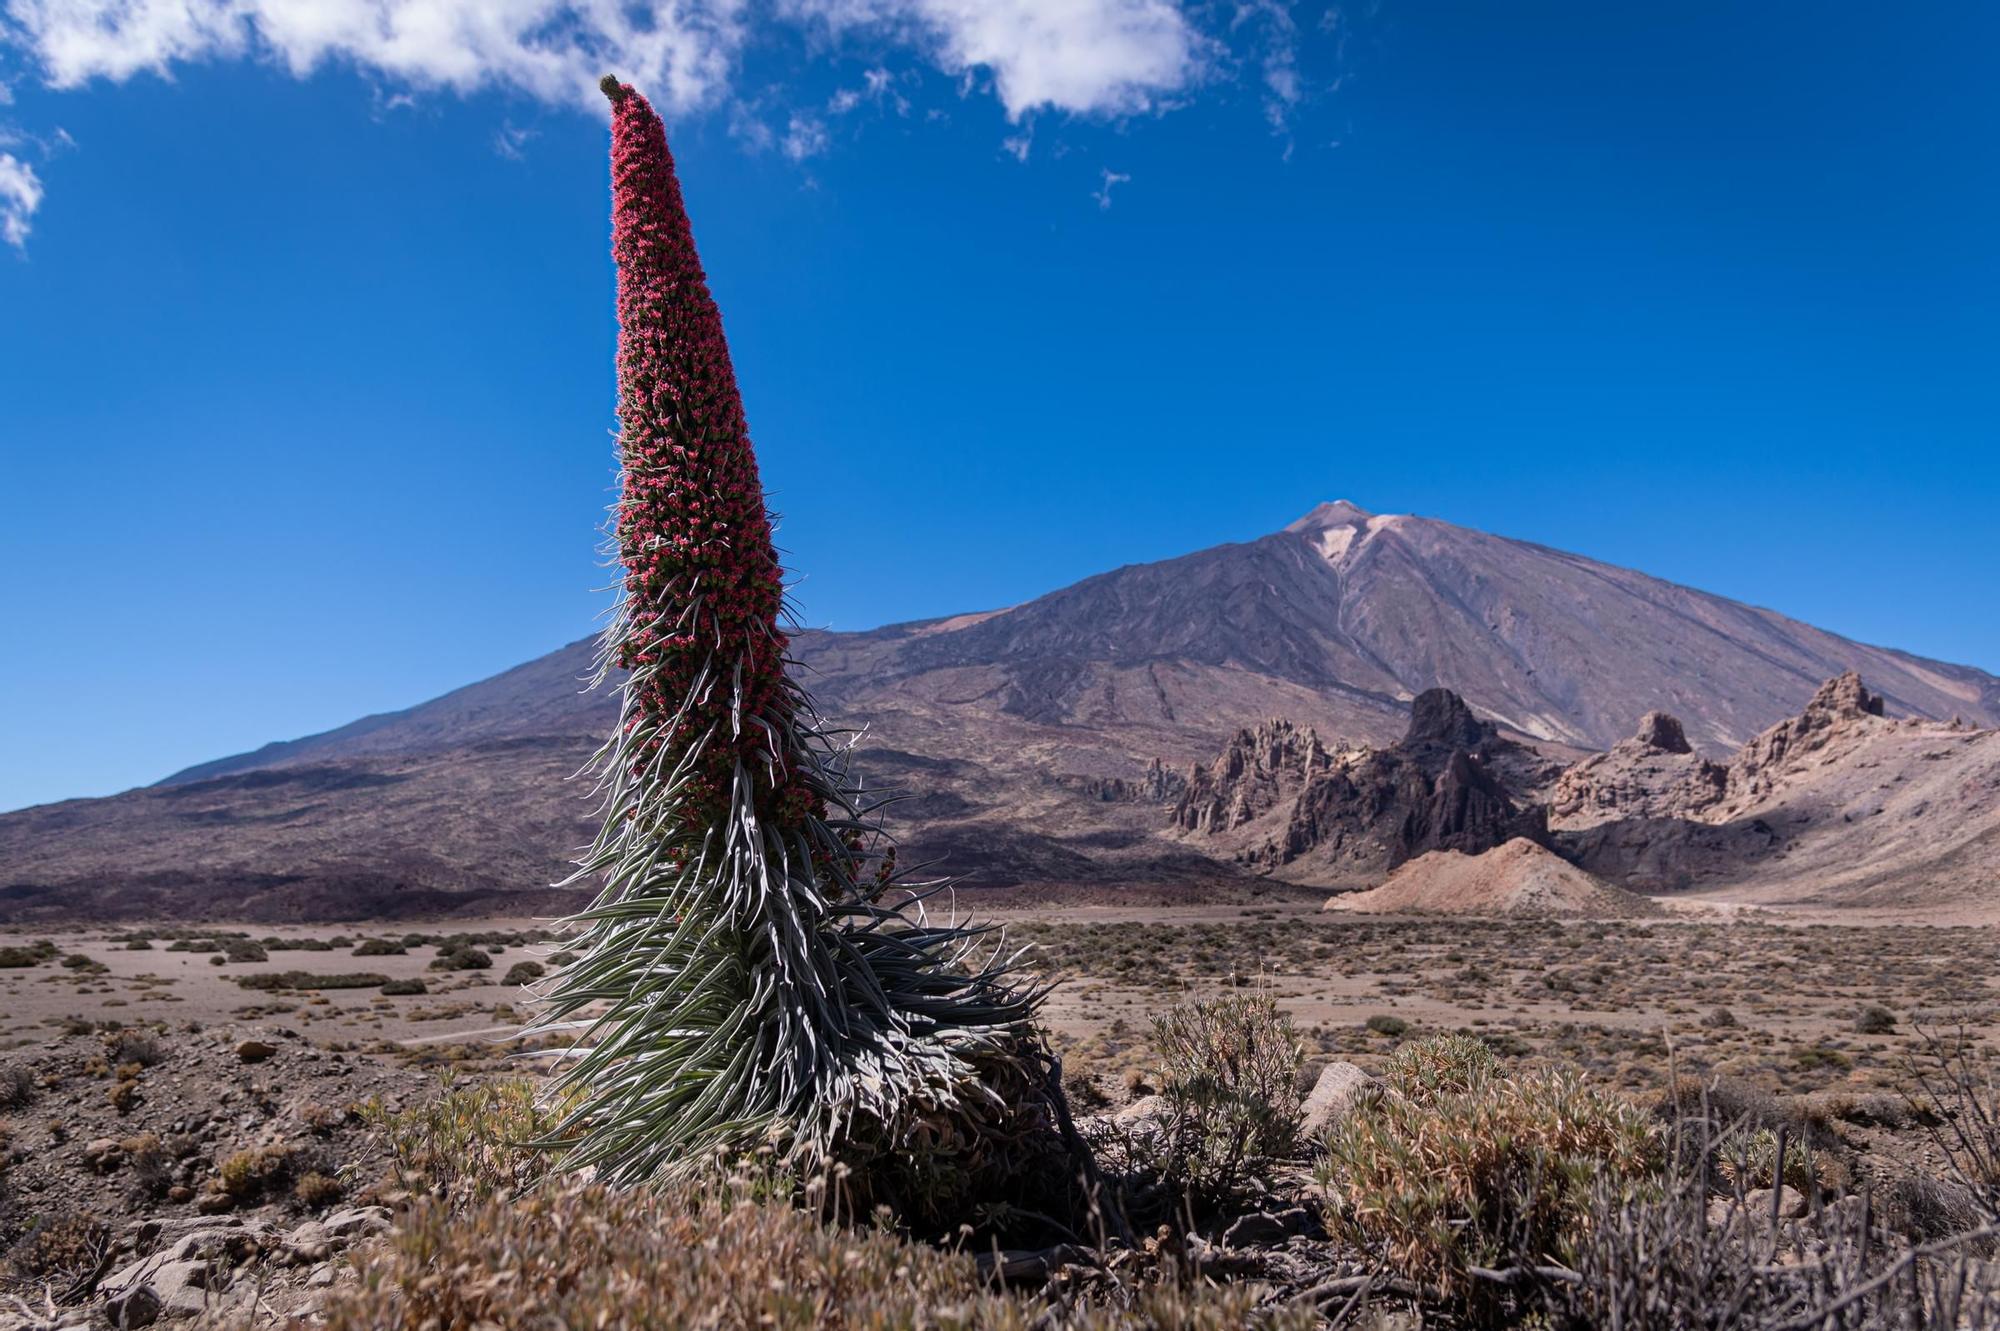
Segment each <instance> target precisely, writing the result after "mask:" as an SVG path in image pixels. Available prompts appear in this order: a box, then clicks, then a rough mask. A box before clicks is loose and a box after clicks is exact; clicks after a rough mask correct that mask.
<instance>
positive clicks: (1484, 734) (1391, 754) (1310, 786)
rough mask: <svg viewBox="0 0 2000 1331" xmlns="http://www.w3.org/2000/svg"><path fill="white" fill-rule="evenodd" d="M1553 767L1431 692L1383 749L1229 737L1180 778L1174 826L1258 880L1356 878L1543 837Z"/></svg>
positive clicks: (1298, 735)
mask: <svg viewBox="0 0 2000 1331" xmlns="http://www.w3.org/2000/svg"><path fill="white" fill-rule="evenodd" d="M1557 770H1559V769H1557V768H1556V767H1555V765H1554V764H1551V763H1549V762H1548V761H1547V760H1545V759H1543V758H1542V757H1541V756H1540V755H1539V754H1537V753H1536V752H1535V751H1534V750H1533V749H1531V748H1529V747H1527V746H1526V745H1523V744H1518V743H1515V742H1514V741H1512V740H1509V739H1506V738H1505V737H1504V736H1502V735H1501V734H1500V733H1499V730H1498V728H1497V727H1496V726H1494V725H1493V723H1491V722H1490V721H1484V720H1481V719H1480V718H1479V717H1478V716H1476V715H1475V714H1474V713H1473V711H1472V709H1471V708H1469V707H1467V706H1466V704H1465V702H1464V700H1463V699H1461V698H1459V697H1458V696H1457V695H1456V694H1454V693H1452V692H1451V691H1450V690H1448V689H1432V690H1429V691H1427V692H1425V693H1423V694H1420V695H1419V696H1418V697H1417V698H1416V699H1415V700H1414V701H1413V703H1412V704H1411V709H1410V725H1409V728H1408V730H1407V731H1406V732H1405V734H1404V737H1403V738H1402V740H1400V741H1399V742H1397V743H1396V744H1393V745H1390V746H1389V747H1387V748H1370V747H1366V746H1362V747H1357V748H1352V749H1342V750H1330V749H1328V748H1327V747H1326V746H1325V745H1324V744H1322V743H1321V742H1320V740H1319V737H1318V736H1317V735H1315V734H1314V733H1313V732H1312V731H1311V730H1309V729H1301V728H1299V727H1296V726H1293V725H1292V724H1291V723H1290V722H1286V721H1272V722H1268V723H1266V724H1264V725H1262V726H1259V727H1258V728H1257V729H1256V730H1254V731H1252V730H1246V731H1243V732H1241V733H1239V734H1238V735H1237V736H1236V738H1235V739H1234V740H1232V741H1231V742H1230V744H1229V746H1228V747H1227V748H1225V749H1224V750H1223V752H1222V754H1221V755H1220V756H1219V757H1218V758H1217V759H1216V761H1215V762H1214V763H1211V764H1207V765H1199V764H1198V765H1197V766H1196V767H1195V768H1194V769H1193V771H1191V772H1190V773H1189V775H1188V782H1187V792H1186V794H1185V795H1183V797H1182V799H1181V800H1180V802H1179V804H1178V805H1177V806H1176V808H1175V811H1174V818H1173V825H1174V826H1175V827H1176V828H1178V829H1179V830H1180V831H1181V832H1182V833H1184V834H1187V835H1190V836H1198V837H1202V838H1207V839H1220V840H1222V841H1224V842H1225V843H1231V842H1233V843H1234V844H1233V845H1231V844H1225V846H1224V847H1222V848H1223V849H1225V850H1228V851H1230V852H1231V853H1233V854H1234V856H1235V858H1236V859H1238V860H1239V861H1241V862H1243V863H1245V864H1248V865H1251V866H1253V867H1255V868H1257V869H1259V870H1260V871H1263V872H1267V873H1276V872H1282V873H1283V876H1286V877H1294V878H1299V879H1304V880H1325V881H1329V882H1347V881H1359V880H1366V879H1369V878H1372V877H1377V876H1379V875H1380V874H1382V873H1384V872H1386V871H1388V870H1389V869H1392V868H1394V867H1395V866H1396V865H1399V864H1401V863H1403V862H1404V861H1406V860H1409V859H1411V858H1414V857H1415V856H1418V855H1422V854H1424V853H1425V852H1426V851H1431V850H1437V849H1443V848H1449V849H1455V850H1461V851H1465V852H1468V853H1477V852H1478V851H1481V850H1485V849H1487V848H1488V847H1490V846H1496V845H1499V844H1501V843H1503V842H1505V841H1507V840H1510V839H1512V838H1515V837H1526V838H1528V839H1530V840H1542V839H1545V838H1546V836H1547V821H1546V815H1545V811H1544V810H1543V809H1542V808H1541V807H1540V805H1539V804H1537V803H1535V802H1534V801H1533V798H1532V796H1533V793H1534V792H1535V791H1537V790H1538V789H1539V788H1540V787H1541V786H1543V785H1545V784H1546V783H1547V782H1548V781H1549V780H1550V779H1551V778H1552V776H1553V774H1554V773H1555V772H1556V771H1557Z"/></svg>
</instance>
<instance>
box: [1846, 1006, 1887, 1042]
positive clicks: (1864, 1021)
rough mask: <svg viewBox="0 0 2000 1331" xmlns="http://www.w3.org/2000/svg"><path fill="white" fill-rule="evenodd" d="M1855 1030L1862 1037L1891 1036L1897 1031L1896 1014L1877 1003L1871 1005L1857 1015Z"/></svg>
mask: <svg viewBox="0 0 2000 1331" xmlns="http://www.w3.org/2000/svg"><path fill="white" fill-rule="evenodd" d="M1854 1029H1855V1030H1856V1031H1858V1032H1860V1033H1861V1034H1862V1035H1891V1034H1894V1033H1895V1030H1896V1014H1895V1013H1893V1012H1891V1011H1890V1010H1889V1009H1888V1008H1885V1007H1883V1006H1881V1005H1880V1004H1877V1003H1870V1004H1868V1005H1867V1006H1865V1007H1863V1008H1862V1009H1861V1011H1860V1012H1858V1013H1856V1014H1855V1017H1854Z"/></svg>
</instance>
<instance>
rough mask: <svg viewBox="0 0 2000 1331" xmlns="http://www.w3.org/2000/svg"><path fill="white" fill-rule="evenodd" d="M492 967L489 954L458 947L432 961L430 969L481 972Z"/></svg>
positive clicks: (473, 948)
mask: <svg viewBox="0 0 2000 1331" xmlns="http://www.w3.org/2000/svg"><path fill="white" fill-rule="evenodd" d="M492 965H493V957H492V955H491V954H490V953H486V952H482V951H480V950H479V949H478V948H476V947H460V948H453V949H452V950H451V951H449V952H445V953H442V954H440V955H439V956H438V957H436V958H435V959H433V960H432V962H431V966H430V968H431V969H432V970H434V971H483V970H487V969H489V968H490V967H491V966H492Z"/></svg>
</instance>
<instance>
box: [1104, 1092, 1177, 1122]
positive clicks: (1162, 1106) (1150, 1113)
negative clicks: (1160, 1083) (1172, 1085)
mask: <svg viewBox="0 0 2000 1331" xmlns="http://www.w3.org/2000/svg"><path fill="white" fill-rule="evenodd" d="M1169 1109H1170V1106H1169V1105H1168V1104H1167V1097H1166V1096H1164V1095H1142V1096H1140V1097H1139V1098H1138V1099H1136V1100H1134V1101H1133V1102H1132V1103H1131V1104H1129V1105H1126V1106H1125V1107H1124V1108H1122V1109H1119V1110H1117V1111H1116V1112H1114V1113H1113V1114H1112V1115H1111V1121H1112V1122H1113V1123H1121V1124H1124V1125H1125V1126H1126V1127H1132V1126H1134V1125H1135V1124H1140V1123H1152V1122H1156V1121H1158V1120H1159V1119H1163V1118H1165V1117H1166V1116H1167V1114H1168V1112H1169Z"/></svg>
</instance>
